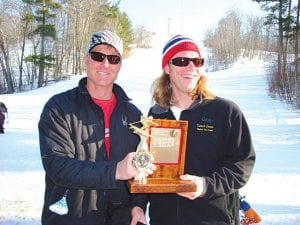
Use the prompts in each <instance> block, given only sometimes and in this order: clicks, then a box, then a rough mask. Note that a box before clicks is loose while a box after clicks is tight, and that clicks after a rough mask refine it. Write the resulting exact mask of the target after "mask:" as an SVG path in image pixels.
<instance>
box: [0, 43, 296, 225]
mask: <svg viewBox="0 0 300 225" xmlns="http://www.w3.org/2000/svg"><path fill="white" fill-rule="evenodd" d="M160 57H161V56H160V51H156V50H153V49H148V50H141V49H137V50H135V51H134V52H133V53H132V55H131V57H129V58H128V59H126V60H124V62H123V67H122V72H121V74H120V75H119V78H118V80H117V83H119V84H121V85H122V86H123V87H124V88H125V90H126V91H127V92H128V95H129V96H130V97H132V98H133V102H134V103H136V104H137V105H138V106H139V107H140V108H141V109H142V111H143V112H144V113H145V114H146V113H147V110H148V108H149V106H150V104H151V97H150V85H151V82H152V81H153V79H154V78H155V77H157V76H158V75H160V72H161V69H160ZM263 66H264V65H263V64H262V63H261V62H259V61H247V60H242V61H240V62H239V63H237V64H236V65H235V66H234V67H233V68H231V69H229V70H226V71H219V72H214V73H208V74H207V76H208V77H209V79H210V86H211V88H212V89H213V90H214V92H215V93H216V94H218V95H220V96H222V97H226V98H229V99H231V100H233V101H235V102H236V103H237V104H238V105H239V106H240V107H241V109H242V111H243V112H244V113H245V115H246V118H247V121H248V123H249V126H250V129H251V133H252V137H253V141H254V146H255V148H256V152H257V163H256V166H255V169H254V173H253V175H252V176H251V178H250V180H249V183H248V184H247V185H246V186H245V187H244V188H243V189H242V190H241V194H243V195H246V200H248V202H249V203H250V204H251V206H252V207H254V209H255V210H256V211H257V212H258V213H259V214H260V216H261V217H262V222H261V223H260V224H261V225H293V224H294V225H299V224H300V195H299V194H298V192H299V187H300V112H299V111H296V110H293V109H292V108H291V107H290V106H289V105H286V104H284V103H282V102H280V101H278V100H274V99H272V98H270V97H269V96H268V94H267V82H266V76H265V70H264V67H263ZM81 77H82V76H73V77H72V78H71V79H70V80H66V81H62V82H59V83H56V84H53V85H51V86H48V87H45V88H40V89H38V90H34V91H30V92H26V93H17V94H13V95H0V101H2V102H4V103H5V104H6V105H7V107H8V110H9V118H8V120H7V123H6V124H5V127H6V133H5V134H2V135H0V190H1V191H0V224H1V225H2V224H3V225H16V224H24V225H29V224H30V225H39V224H40V214H41V207H42V203H43V193H44V172H43V168H42V165H41V161H40V155H39V154H40V153H39V144H38V133H37V123H38V120H39V116H40V113H41V110H42V107H43V105H44V104H45V102H46V101H47V99H48V98H49V97H50V96H52V95H53V94H55V93H58V92H61V91H64V90H66V89H69V88H72V87H74V86H76V85H77V82H78V80H79V79H80V78H81Z"/></svg>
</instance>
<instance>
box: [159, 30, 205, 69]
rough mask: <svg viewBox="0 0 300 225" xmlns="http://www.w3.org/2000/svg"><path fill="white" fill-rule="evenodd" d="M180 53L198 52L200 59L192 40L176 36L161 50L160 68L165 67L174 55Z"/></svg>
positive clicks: (197, 49)
mask: <svg viewBox="0 0 300 225" xmlns="http://www.w3.org/2000/svg"><path fill="white" fill-rule="evenodd" d="M181 51H195V52H198V53H199V55H200V57H201V54H200V50H199V48H198V45H197V44H196V43H195V42H194V41H193V40H192V39H190V38H188V37H185V36H183V35H176V36H174V37H172V38H171V39H170V40H169V41H168V42H167V44H166V45H165V47H164V48H163V57H162V68H164V67H165V66H166V65H167V63H168V62H169V61H170V59H171V58H172V57H173V56H174V55H175V54H177V53H178V52H181Z"/></svg>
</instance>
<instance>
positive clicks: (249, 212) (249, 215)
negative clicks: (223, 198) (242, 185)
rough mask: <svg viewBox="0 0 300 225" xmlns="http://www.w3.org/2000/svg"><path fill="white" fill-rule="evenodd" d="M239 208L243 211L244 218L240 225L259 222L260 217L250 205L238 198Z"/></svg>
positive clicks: (242, 198)
mask: <svg viewBox="0 0 300 225" xmlns="http://www.w3.org/2000/svg"><path fill="white" fill-rule="evenodd" d="M240 208H241V210H242V211H243V214H244V216H243V217H242V219H241V224H242V225H250V224H255V223H259V222H261V218H260V216H259V215H258V214H257V212H256V211H255V210H254V209H253V208H252V207H251V206H250V204H249V203H248V202H247V201H246V200H245V199H244V197H241V198H240Z"/></svg>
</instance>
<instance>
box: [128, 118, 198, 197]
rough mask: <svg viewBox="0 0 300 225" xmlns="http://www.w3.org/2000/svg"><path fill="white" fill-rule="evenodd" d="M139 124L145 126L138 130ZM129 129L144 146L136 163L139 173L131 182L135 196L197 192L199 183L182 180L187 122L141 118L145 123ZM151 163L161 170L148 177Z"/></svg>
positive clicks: (137, 153)
mask: <svg viewBox="0 0 300 225" xmlns="http://www.w3.org/2000/svg"><path fill="white" fill-rule="evenodd" d="M138 123H139V124H141V125H142V126H141V127H137V126H136V124H138ZM129 128H130V129H132V130H133V133H135V134H137V135H139V136H140V143H139V145H138V147H137V149H136V155H135V157H134V159H133V162H132V163H133V165H134V166H135V167H136V168H137V169H138V170H139V173H138V174H137V175H136V176H135V178H134V179H132V180H129V181H128V182H127V186H128V188H129V191H130V192H131V193H178V192H194V191H196V185H195V183H193V182H192V181H188V180H181V179H180V178H179V177H180V175H182V174H184V163H185V151H186V139H187V129H188V122H187V121H182V120H167V119H153V118H152V117H144V116H141V120H140V121H137V122H134V123H131V124H130V125H129ZM151 163H153V164H155V165H156V168H157V169H156V170H155V171H154V172H153V174H151V175H149V176H148V177H147V176H146V174H145V170H146V169H147V168H149V166H150V165H151Z"/></svg>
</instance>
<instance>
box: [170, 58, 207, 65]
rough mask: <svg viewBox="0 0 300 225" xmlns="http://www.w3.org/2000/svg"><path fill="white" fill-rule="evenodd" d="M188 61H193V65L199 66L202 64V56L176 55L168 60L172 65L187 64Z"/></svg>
mask: <svg viewBox="0 0 300 225" xmlns="http://www.w3.org/2000/svg"><path fill="white" fill-rule="evenodd" d="M190 62H193V64H194V66H195V67H201V66H203V64H204V58H188V57H177V58H174V59H171V60H170V63H171V64H173V65H174V66H180V67H184V66H188V65H189V63H190Z"/></svg>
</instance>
